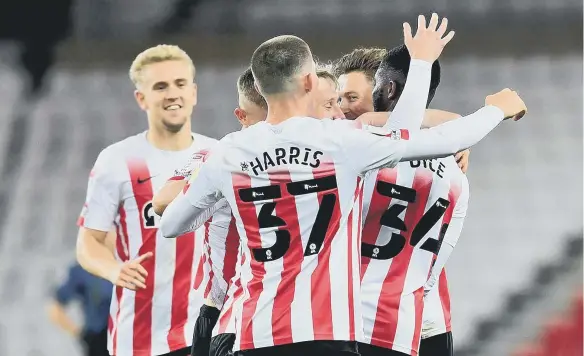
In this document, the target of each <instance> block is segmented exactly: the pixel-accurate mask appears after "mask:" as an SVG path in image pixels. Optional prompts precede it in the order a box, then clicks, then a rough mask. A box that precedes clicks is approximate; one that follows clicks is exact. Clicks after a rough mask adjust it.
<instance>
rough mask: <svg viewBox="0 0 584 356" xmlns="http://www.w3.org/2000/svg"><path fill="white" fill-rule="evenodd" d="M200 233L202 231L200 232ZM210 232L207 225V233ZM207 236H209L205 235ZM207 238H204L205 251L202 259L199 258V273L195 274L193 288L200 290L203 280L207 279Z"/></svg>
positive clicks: (202, 252)
mask: <svg viewBox="0 0 584 356" xmlns="http://www.w3.org/2000/svg"><path fill="white" fill-rule="evenodd" d="M199 231H200V230H199ZM206 231H208V230H207V227H206V224H205V232H206ZM205 235H207V234H206V233H205ZM206 237H207V236H205V237H204V238H203V251H201V257H199V262H198V263H197V264H198V265H197V272H196V274H195V281H194V283H193V288H194V289H199V288H200V287H201V283H203V279H204V277H205V270H204V268H205V263H206V262H207V256H206V254H205V252H206V250H207V249H206V248H205V246H206V245H207V241H206V240H205V238H206Z"/></svg>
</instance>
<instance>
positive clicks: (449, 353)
mask: <svg viewBox="0 0 584 356" xmlns="http://www.w3.org/2000/svg"><path fill="white" fill-rule="evenodd" d="M453 355H454V344H453V343H452V332H450V331H449V332H447V333H444V334H440V335H435V336H432V337H429V338H427V339H422V342H421V343H420V355H419V356H453Z"/></svg>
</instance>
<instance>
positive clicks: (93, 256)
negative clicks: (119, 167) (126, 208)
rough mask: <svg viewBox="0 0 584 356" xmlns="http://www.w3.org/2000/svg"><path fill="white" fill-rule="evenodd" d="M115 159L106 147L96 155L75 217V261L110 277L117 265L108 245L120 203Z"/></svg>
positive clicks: (94, 271)
mask: <svg viewBox="0 0 584 356" xmlns="http://www.w3.org/2000/svg"><path fill="white" fill-rule="evenodd" d="M115 161H116V160H115V158H114V155H113V154H112V152H111V150H108V149H105V150H104V151H102V152H101V153H100V155H99V157H97V160H96V162H95V165H94V167H93V169H92V172H91V175H90V178H89V183H88V187H87V197H86V200H85V204H84V207H83V210H82V212H81V216H80V217H79V220H78V225H79V234H78V236H77V261H78V262H79V264H80V265H81V267H83V268H84V269H85V270H87V271H88V272H89V273H91V274H94V275H96V276H98V277H101V278H105V279H111V275H112V273H113V271H114V270H115V269H116V268H117V267H118V262H117V261H116V259H115V257H114V254H113V253H112V252H113V250H112V249H111V247H108V245H107V235H108V232H109V231H110V230H111V228H112V226H113V223H114V219H115V217H116V214H117V211H118V204H119V202H120V200H121V199H120V188H121V187H120V184H118V182H117V179H116V175H115V169H113V167H115Z"/></svg>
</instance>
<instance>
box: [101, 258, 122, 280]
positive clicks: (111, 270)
mask: <svg viewBox="0 0 584 356" xmlns="http://www.w3.org/2000/svg"><path fill="white" fill-rule="evenodd" d="M122 267H123V265H122V264H121V263H119V262H117V261H114V262H113V263H108V265H107V267H106V269H105V273H104V277H105V279H107V280H108V281H110V282H111V283H112V284H114V285H115V284H117V282H118V279H119V278H120V274H121V273H122Z"/></svg>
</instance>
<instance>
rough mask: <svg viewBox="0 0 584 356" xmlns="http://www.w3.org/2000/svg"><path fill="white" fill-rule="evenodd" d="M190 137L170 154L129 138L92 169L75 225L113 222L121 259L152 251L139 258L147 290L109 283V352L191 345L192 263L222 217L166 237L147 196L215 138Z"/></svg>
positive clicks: (196, 299)
mask: <svg viewBox="0 0 584 356" xmlns="http://www.w3.org/2000/svg"><path fill="white" fill-rule="evenodd" d="M193 138H194V142H193V145H192V146H191V147H190V148H189V149H187V150H184V151H177V152H169V151H162V150H158V149H156V148H155V147H153V146H152V145H150V144H149V142H148V141H147V139H146V133H141V134H138V135H136V136H132V137H129V138H127V139H125V140H123V141H120V142H118V143H115V144H113V145H111V146H109V147H107V148H106V149H104V150H103V151H102V152H101V153H100V155H99V157H98V158H97V161H96V163H95V165H94V168H93V170H92V173H91V175H90V179H89V184H88V190H87V198H86V201H85V205H84V207H83V209H82V212H81V216H80V218H79V221H78V224H79V225H80V226H83V227H86V228H90V229H95V230H100V231H109V230H111V229H112V228H115V230H116V233H117V239H116V253H115V254H116V258H117V259H118V260H119V261H127V260H130V259H133V258H136V257H137V256H139V255H141V254H144V253H146V252H153V253H154V256H153V257H152V258H151V259H148V260H146V261H145V262H144V263H143V266H144V268H145V269H146V270H147V271H148V277H147V279H146V286H147V287H146V289H143V290H138V291H136V292H134V291H130V290H128V289H124V288H120V287H114V289H113V295H112V303H111V307H110V327H109V328H108V329H109V337H108V350H109V351H110V353H111V354H115V355H117V356H125V355H128V356H130V355H131V356H154V355H161V354H165V353H168V352H170V351H174V350H177V349H181V348H185V347H187V346H189V345H190V344H191V340H192V332H193V328H194V323H195V320H196V318H197V316H198V313H199V308H200V305H201V304H202V301H203V297H202V296H201V295H199V294H198V293H197V291H195V290H194V289H193V288H192V286H193V285H194V284H195V281H196V275H195V273H194V270H193V266H196V265H197V261H199V260H200V259H201V257H202V255H203V245H202V242H203V240H204V238H205V236H208V235H209V234H210V233H213V231H214V230H216V229H219V230H221V231H223V230H224V229H225V222H220V224H219V223H218V222H214V221H208V222H206V223H205V224H204V225H203V226H202V227H201V228H200V229H198V230H197V231H195V232H191V233H189V234H188V235H187V236H186V237H181V238H180V239H176V240H175V239H164V238H163V237H162V235H161V233H159V231H158V226H159V218H158V216H157V215H156V214H155V213H154V211H153V209H152V197H153V194H154V193H155V192H156V191H158V190H159V189H160V188H161V187H162V185H163V184H164V183H165V182H166V181H167V180H168V179H169V178H170V177H171V175H172V173H173V170H174V168H175V167H177V166H178V165H180V164H181V163H182V162H184V161H185V160H186V159H187V158H188V157H189V156H190V155H192V153H193V152H194V151H198V150H201V149H203V148H207V147H209V146H211V145H213V144H215V142H216V140H214V139H211V138H208V137H206V136H202V135H198V134H193ZM198 235H202V236H198ZM195 236H197V237H198V238H195Z"/></svg>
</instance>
